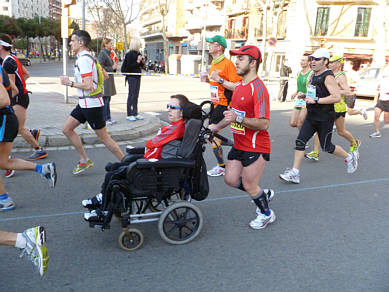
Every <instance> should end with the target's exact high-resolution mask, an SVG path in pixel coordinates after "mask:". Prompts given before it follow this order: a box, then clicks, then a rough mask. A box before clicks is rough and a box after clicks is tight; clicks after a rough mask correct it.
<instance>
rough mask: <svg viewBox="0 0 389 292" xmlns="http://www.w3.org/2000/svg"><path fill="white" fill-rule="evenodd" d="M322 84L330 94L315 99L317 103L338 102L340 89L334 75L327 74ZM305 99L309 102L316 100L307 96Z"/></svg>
mask: <svg viewBox="0 0 389 292" xmlns="http://www.w3.org/2000/svg"><path fill="white" fill-rule="evenodd" d="M324 84H325V86H326V87H327V89H328V91H329V93H330V95H328V96H326V97H323V98H319V99H318V100H317V103H319V104H333V103H337V102H339V101H340V100H341V97H340V89H339V86H338V83H337V82H336V80H335V77H334V76H327V77H326V79H325V80H324ZM306 101H307V103H309V104H313V103H316V101H315V100H313V99H312V98H310V97H307V98H306Z"/></svg>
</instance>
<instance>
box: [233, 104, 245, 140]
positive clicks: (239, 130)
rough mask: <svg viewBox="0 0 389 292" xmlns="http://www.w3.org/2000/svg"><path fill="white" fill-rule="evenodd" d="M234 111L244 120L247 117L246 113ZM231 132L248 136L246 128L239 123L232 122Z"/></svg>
mask: <svg viewBox="0 0 389 292" xmlns="http://www.w3.org/2000/svg"><path fill="white" fill-rule="evenodd" d="M232 110H233V111H234V112H235V113H236V114H237V115H238V116H241V117H242V118H244V117H245V116H246V112H244V111H239V110H237V109H234V108H232ZM230 128H231V132H232V133H234V134H238V135H245V134H246V128H245V127H244V126H242V124H239V123H237V122H232V123H231V124H230Z"/></svg>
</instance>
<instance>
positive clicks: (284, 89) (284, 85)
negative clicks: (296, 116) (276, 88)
mask: <svg viewBox="0 0 389 292" xmlns="http://www.w3.org/2000/svg"><path fill="white" fill-rule="evenodd" d="M290 73H292V69H291V68H290V67H289V66H288V60H287V59H284V61H283V62H282V65H281V70H280V77H281V81H280V92H279V93H278V100H279V101H280V102H284V101H285V100H286V96H287V94H288V85H289V80H288V78H289V74H290Z"/></svg>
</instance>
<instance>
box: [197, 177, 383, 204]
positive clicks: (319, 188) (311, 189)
mask: <svg viewBox="0 0 389 292" xmlns="http://www.w3.org/2000/svg"><path fill="white" fill-rule="evenodd" d="M384 181H389V178H377V179H369V180H360V181H355V182H349V183H341V184H332V185H324V186H317V187H306V188H298V189H291V190H281V191H275V193H276V194H281V193H294V192H306V191H314V190H322V189H330V188H339V187H347V186H353V185H361V184H369V183H377V182H384ZM291 186H292V185H291ZM241 198H247V194H245V195H237V196H229V197H221V198H212V199H206V200H205V201H204V202H212V201H222V200H233V199H241Z"/></svg>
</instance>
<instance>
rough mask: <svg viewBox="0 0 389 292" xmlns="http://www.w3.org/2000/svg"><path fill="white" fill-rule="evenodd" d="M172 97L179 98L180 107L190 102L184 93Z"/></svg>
mask: <svg viewBox="0 0 389 292" xmlns="http://www.w3.org/2000/svg"><path fill="white" fill-rule="evenodd" d="M170 98H175V99H178V103H179V104H180V107H184V106H186V105H187V104H189V103H190V101H189V99H188V98H187V97H186V96H185V95H183V94H175V95H172V96H170Z"/></svg>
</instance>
